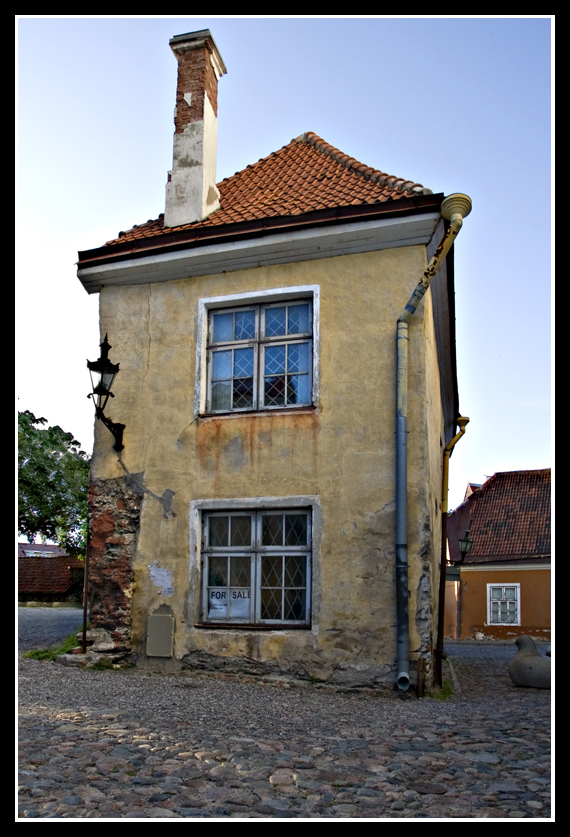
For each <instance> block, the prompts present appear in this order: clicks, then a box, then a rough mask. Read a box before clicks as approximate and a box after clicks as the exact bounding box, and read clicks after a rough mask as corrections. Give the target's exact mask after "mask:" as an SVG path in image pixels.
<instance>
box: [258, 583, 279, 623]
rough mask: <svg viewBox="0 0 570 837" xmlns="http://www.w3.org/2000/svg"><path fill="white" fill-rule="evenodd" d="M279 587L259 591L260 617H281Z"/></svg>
mask: <svg viewBox="0 0 570 837" xmlns="http://www.w3.org/2000/svg"><path fill="white" fill-rule="evenodd" d="M282 595H283V594H282V591H281V588H278V589H277V590H262V591H261V618H262V619H281V602H282Z"/></svg>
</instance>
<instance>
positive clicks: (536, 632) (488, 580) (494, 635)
mask: <svg viewBox="0 0 570 837" xmlns="http://www.w3.org/2000/svg"><path fill="white" fill-rule="evenodd" d="M509 583H510V584H516V583H518V584H520V619H521V623H520V625H492V624H489V622H488V620H487V584H509ZM476 634H482V635H483V636H484V637H485V638H486V639H514V638H516V637H517V636H521V635H522V634H529V635H530V636H532V637H536V638H537V639H549V638H550V569H539V570H529V569H524V568H519V569H515V568H513V569H508V570H488V571H485V570H481V569H477V570H474V571H471V572H469V571H468V570H466V569H464V568H463V567H462V568H461V634H460V636H461V639H466V638H468V637H471V638H474V637H475V635H476Z"/></svg>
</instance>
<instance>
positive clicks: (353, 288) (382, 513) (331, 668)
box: [92, 246, 442, 682]
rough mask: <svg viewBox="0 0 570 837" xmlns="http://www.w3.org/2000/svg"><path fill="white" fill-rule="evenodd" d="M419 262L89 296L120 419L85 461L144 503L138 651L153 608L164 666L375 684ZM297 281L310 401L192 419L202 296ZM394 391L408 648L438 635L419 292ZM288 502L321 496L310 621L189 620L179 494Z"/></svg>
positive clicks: (434, 480) (350, 259)
mask: <svg viewBox="0 0 570 837" xmlns="http://www.w3.org/2000/svg"><path fill="white" fill-rule="evenodd" d="M425 264H426V256H425V248H424V247H422V246H414V247H405V248H404V247H403V248H398V249H393V250H383V251H380V252H376V253H363V254H358V255H353V256H343V257H336V258H334V259H320V260H315V261H310V262H304V263H297V264H286V265H273V266H268V267H259V268H257V269H248V270H243V271H236V272H231V273H226V274H223V275H216V276H207V277H199V278H194V279H188V280H179V281H171V282H165V283H157V284H153V285H133V286H122V287H116V288H104V289H103V290H102V291H101V294H100V310H101V333H102V334H103V335H104V334H105V333H106V332H108V334H109V341H110V343H111V345H112V350H111V354H110V357H111V359H112V360H113V361H114V362H120V364H121V371H120V374H119V376H118V378H117V380H116V382H115V385H114V392H115V399H114V400H113V401H111V402H110V404H109V407H108V412H109V414H110V415H111V417H112V419H113V420H114V421H116V422H122V423H124V424H125V425H126V429H125V432H124V445H125V449H124V451H122V454H121V456H120V458H118V457H117V455H116V454H115V452H114V451H113V449H112V443H113V440H112V437H111V436H110V434H109V432H108V431H107V430H106V428H105V427H103V426H102V425H101V424H99V426H98V427H97V430H96V433H97V444H96V448H95V453H94V458H93V465H92V471H93V475H94V477H95V478H99V479H100V478H107V479H109V478H111V477H122V476H124V475H127V474H139V475H141V480H142V486H143V489H142V490H143V491H144V500H143V505H142V511H141V526H140V533H139V536H138V541H137V550H136V554H135V557H134V559H133V572H134V593H133V599H132V631H133V636H132V644H133V648H134V650H135V651H138V652H139V653H140V654H144V650H145V632H146V621H147V617H148V615H149V614H151V613H153V612H154V611H155V610H156V609H157V608H158V607H159V606H160V605H164V604H168V605H169V606H170V607H171V608H172V611H173V613H174V616H175V645H174V647H175V652H174V653H175V657H176V658H177V659H185V660H186V661H188V662H189V663H191V662H192V660H194V661H195V662H196V664H210V663H211V664H214V662H215V659H214V658H217V659H218V660H221V661H222V662H223V661H227V662H229V661H231V660H233V659H234V658H235V657H236V656H237V657H238V658H242V659H245V658H247V660H249V661H250V664H252V665H254V664H255V665H257V664H259V665H266V666H268V667H270V668H271V667H273V668H274V669H275V670H279V669H287V670H290V671H294V672H295V671H296V672H297V673H299V674H303V675H304V676H313V677H326V678H332V679H337V680H343V679H344V680H347V681H350V682H354V681H359V680H362V681H363V682H374V681H376V682H380V681H382V680H384V679H386V680H390V678H391V671H392V668H393V665H394V663H395V595H394V491H395V482H394V427H395V419H394V413H395V345H394V343H395V341H394V338H395V327H396V320H397V318H398V316H399V314H400V313H401V311H402V309H403V307H404V305H405V303H406V302H407V300H408V298H409V296H410V294H411V292H412V291H413V289H414V287H415V286H416V284H417V282H418V280H419V278H420V277H421V275H422V272H423V270H424V268H425ZM301 285H318V286H319V287H320V349H319V350H320V399H319V404H318V407H317V409H316V410H307V411H305V412H298V413H292V414H289V415H284V414H280V415H277V414H266V415H254V416H251V415H250V416H248V415H245V414H243V415H239V416H238V415H233V416H230V417H217V418H199V419H197V420H196V421H195V420H194V418H193V406H194V385H195V373H196V368H195V367H196V337H197V312H198V306H199V300H200V299H201V298H204V297H212V296H219V295H223V294H239V293H251V292H254V291H262V290H268V289H274V288H283V287H291V286H301ZM424 310H425V311H426V312H427V317H426V319H425V322H424ZM409 392H410V395H409V431H410V432H409V463H410V467H409V555H410V584H409V588H410V593H411V599H410V631H411V635H410V647H411V649H412V651H413V652H414V654H413V655H412V656H415V653H417V652H418V651H420V650H422V648H423V647H424V646H425V644H426V641H435V638H434V630H435V621H434V620H435V600H436V599H437V577H436V573H435V572H434V567H435V565H436V564H437V560H438V546H437V544H438V538H439V517H438V511H439V510H438V505H437V503H438V498H439V492H440V485H441V456H440V452H439V449H440V437H441V432H442V427H441V421H442V420H441V407H440V404H439V379H438V372H437V358H436V352H435V342H434V336H433V325H432V323H431V308H430V296H429V292H428V294H427V295H426V298H425V301H424V303H422V305H421V306H420V308H419V309H418V312H417V313H416V315H415V316H414V320H413V322H412V325H411V327H410V390H409ZM428 437H430V441H429V443H428V442H427V439H428ZM302 495H307V496H311V497H316V498H318V499H317V500H315V508H316V514H317V516H318V519H319V524H320V525H319V538H318V543H317V544H315V549H314V556H313V602H312V604H313V615H312V626H311V628H310V629H309V630H279V631H278V630H257V631H254V630H229V629H224V630H216V629H212V628H208V629H205V628H196V627H194V624H195V621H196V620H197V618H198V614H199V595H200V581H199V563H198V562H197V559H196V557H195V556H193V555H192V545H191V544H192V538H191V531H190V507H191V504H192V502H196V501H200V500H209V499H211V500H214V499H221V498H248V497H250V498H252V497H293V496H295V497H298V496H302ZM194 535H196V533H194ZM194 540H195V538H194ZM151 568H152V569H151ZM428 576H429V577H428ZM418 593H419V595H418ZM432 623H433V624H432ZM426 638H427V639H426Z"/></svg>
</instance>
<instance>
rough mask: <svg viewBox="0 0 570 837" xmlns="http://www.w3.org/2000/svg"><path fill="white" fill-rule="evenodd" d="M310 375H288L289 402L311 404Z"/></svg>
mask: <svg viewBox="0 0 570 837" xmlns="http://www.w3.org/2000/svg"><path fill="white" fill-rule="evenodd" d="M309 403H310V396H309V376H308V375H288V376H287V404H309Z"/></svg>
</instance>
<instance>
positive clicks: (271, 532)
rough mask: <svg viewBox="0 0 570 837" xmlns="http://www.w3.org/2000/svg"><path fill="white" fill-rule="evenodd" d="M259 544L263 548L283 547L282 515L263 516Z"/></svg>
mask: <svg viewBox="0 0 570 837" xmlns="http://www.w3.org/2000/svg"><path fill="white" fill-rule="evenodd" d="M261 543H262V545H263V546H282V545H283V515H282V514H264V515H263V517H262V524H261Z"/></svg>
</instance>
